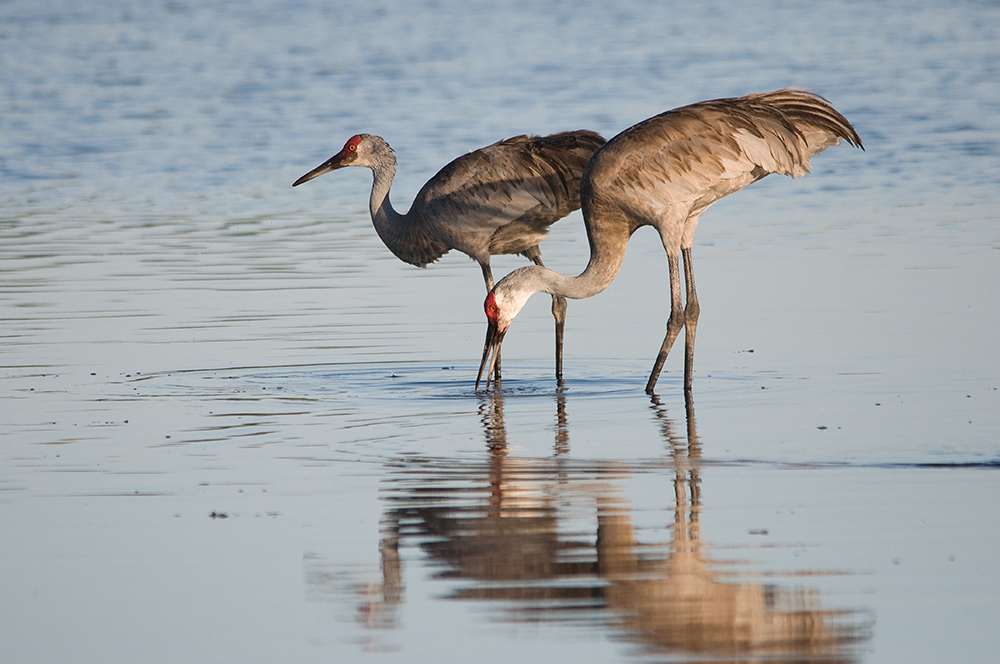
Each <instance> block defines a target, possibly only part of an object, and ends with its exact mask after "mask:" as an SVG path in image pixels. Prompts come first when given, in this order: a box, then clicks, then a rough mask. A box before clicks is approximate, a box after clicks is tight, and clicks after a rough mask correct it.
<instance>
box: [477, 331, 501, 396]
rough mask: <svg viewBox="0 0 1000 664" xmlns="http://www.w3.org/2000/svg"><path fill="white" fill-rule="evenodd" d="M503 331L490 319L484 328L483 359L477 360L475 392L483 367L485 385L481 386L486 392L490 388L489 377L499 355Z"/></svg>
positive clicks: (481, 376)
mask: <svg viewBox="0 0 1000 664" xmlns="http://www.w3.org/2000/svg"><path fill="white" fill-rule="evenodd" d="M505 333H506V330H505V331H504V332H501V331H500V330H499V329H498V328H497V326H496V324H494V323H493V322H492V321H490V324H489V327H487V328H486V343H484V344H483V359H482V360H481V361H480V362H479V373H478V374H476V392H478V391H479V383H480V381H481V380H482V378H483V369H486V386H485V387H483V391H484V392H487V391H489V389H490V377H491V376H492V375H493V369H494V368H495V367H496V363H497V357H499V356H500V344H502V343H503V337H504V334H505ZM487 365H488V368H487Z"/></svg>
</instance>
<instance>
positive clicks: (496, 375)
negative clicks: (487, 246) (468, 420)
mask: <svg viewBox="0 0 1000 664" xmlns="http://www.w3.org/2000/svg"><path fill="white" fill-rule="evenodd" d="M479 267H481V268H483V281H485V282H486V294H487V295H489V294H490V292H491V291H492V290H493V270H491V269H490V261H489V258H487V259H486V260H485V261H480V263H479ZM487 346H489V340H488V339H487V342H486V346H484V347H483V353H484V354H485V353H486V347H487ZM493 358H494V365H493V366H494V367H496V368H495V369H494V370H493V380H494V381H495V382H496V384H497V385H499V384H500V349H499V348H497V352H496V353H495V354H494V356H493ZM486 375H487V376H489V373H487V374H486Z"/></svg>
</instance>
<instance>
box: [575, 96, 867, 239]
mask: <svg viewBox="0 0 1000 664" xmlns="http://www.w3.org/2000/svg"><path fill="white" fill-rule="evenodd" d="M841 139H843V140H846V141H847V142H848V143H850V144H851V145H854V146H857V147H862V145H861V139H860V137H859V136H858V134H857V132H856V131H855V130H854V128H853V127H852V126H851V124H850V123H849V122H848V121H847V119H846V118H844V116H842V115H841V114H840V113H839V112H837V111H836V110H835V109H834V108H833V107H832V106H830V104H829V103H827V102H826V100H824V99H823V98H822V97H820V96H819V95H816V94H813V93H811V92H807V91H804V90H794V89H786V90H778V91H776V92H766V93H761V94H752V95H746V96H744V97H735V98H729V99H717V100H713V101H704V102H699V103H696V104H691V105H690V106H682V107H681V108H676V109H674V110H671V111H667V112H665V113H661V114H660V115H657V116H654V117H652V118H649V119H648V120H645V121H643V122H640V123H639V124H636V125H634V126H633V127H630V128H629V129H626V130H625V131H623V132H622V133H620V134H619V135H618V136H615V137H614V138H612V139H611V140H610V141H609V142H608V143H607V145H606V146H605V147H604V148H603V149H601V150H600V151H599V152H598V153H597V154H596V155H595V157H594V159H593V160H592V161H591V163H590V165H589V166H588V173H587V175H585V177H584V184H583V186H584V195H585V196H587V195H589V194H588V193H587V192H593V191H598V192H600V193H599V195H598V196H596V197H595V201H594V202H595V203H598V202H599V201H598V200H597V199H603V200H604V201H605V202H606V203H609V204H614V205H617V206H618V207H622V206H625V207H626V208H627V209H628V212H629V215H630V217H631V218H632V220H633V230H634V228H636V227H638V226H640V225H644V224H651V225H657V224H658V223H659V222H662V221H663V218H664V215H667V216H676V217H677V220H678V221H683V220H684V219H686V218H689V217H693V218H696V217H697V216H698V215H699V214H701V212H703V211H704V210H705V208H707V207H708V206H709V205H711V204H712V203H714V202H715V201H717V200H719V199H720V198H722V197H723V196H726V195H728V194H731V193H733V192H735V191H738V190H739V189H742V188H743V187H746V186H747V185H749V184H751V183H753V182H755V181H757V180H759V179H761V178H762V177H764V176H766V175H768V174H770V173H780V174H782V175H789V176H792V177H798V176H801V175H805V174H806V173H808V172H809V159H810V157H812V156H813V155H814V154H816V153H817V152H820V151H822V150H825V149H826V148H828V147H830V146H832V145H837V144H838V143H840V141H841ZM616 197H617V199H618V200H616V201H612V200H611V199H615V198H616ZM584 207H585V210H586V205H585V206H584Z"/></svg>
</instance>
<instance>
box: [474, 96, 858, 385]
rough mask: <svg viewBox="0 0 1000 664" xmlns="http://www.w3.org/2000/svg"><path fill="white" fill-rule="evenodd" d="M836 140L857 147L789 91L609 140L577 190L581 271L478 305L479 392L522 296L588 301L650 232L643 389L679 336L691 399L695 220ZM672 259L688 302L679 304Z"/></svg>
mask: <svg viewBox="0 0 1000 664" xmlns="http://www.w3.org/2000/svg"><path fill="white" fill-rule="evenodd" d="M841 139H843V140H845V141H847V142H848V143H849V144H851V145H853V146H855V147H859V148H862V149H864V147H863V146H862V144H861V138H860V137H859V136H858V133H857V132H856V131H855V130H854V127H852V126H851V123H850V122H848V121H847V119H846V118H844V116H843V115H841V114H840V113H839V112H838V111H837V110H836V109H834V108H833V106H831V105H830V104H829V103H828V102H827V101H826V100H825V99H823V98H822V97H820V96H819V95H816V94H813V93H811V92H807V91H804V90H795V89H786V90H777V91H775V92H765V93H761V94H751V95H746V96H743V97H735V98H729V99H717V100H713V101H703V102H699V103H696V104H691V105H690V106H683V107H681V108H676V109H674V110H671V111H667V112H665V113H661V114H660V115H657V116H654V117H652V118H649V119H647V120H644V121H643V122H640V123H639V124H636V125H634V126H632V127H630V128H628V129H626V130H625V131H623V132H621V133H620V134H618V135H617V136H615V137H614V138H612V139H611V140H609V141H608V142H607V143H606V144H605V145H604V147H602V148H601V149H600V150H598V151H597V153H596V154H595V155H594V157H593V158H592V159H591V160H590V163H589V164H587V168H586V170H585V171H584V173H583V178H582V180H581V182H580V199H581V202H582V207H583V218H584V223H585V225H586V228H587V238H588V239H589V241H590V262H589V263H588V264H587V267H586V269H585V270H584V271H583V272H582V273H581V274H580V275H579V276H576V277H567V276H564V275H561V274H558V273H556V272H553V271H552V270H549V269H546V268H544V267H542V266H538V265H534V266H528V267H524V268H519V269H517V270H514V271H513V272H511V273H510V274H508V275H507V276H506V277H504V278H503V279H501V280H500V281H499V282H498V283H497V284H496V286H494V288H493V290H492V291H490V293H489V294H487V296H486V302H485V308H486V317H487V320H488V323H489V325H488V328H487V334H486V343H485V345H484V348H483V358H482V361H481V362H480V365H479V375H478V376H477V377H476V390H478V389H479V383H480V380H481V379H482V376H483V369H484V368H486V367H487V366H489V367H490V371H492V366H493V365H492V361H491V360H490V357H491V353H492V357H493V360H495V359H496V356H497V354H498V353H499V351H500V345H501V343H502V342H503V338H504V335H505V334H506V333H507V329H508V327H509V326H510V323H511V321H513V320H514V317H515V316H516V315H517V313H518V312H519V311H520V310H521V307H523V306H524V303H525V302H527V300H528V298H529V297H530V296H531V295H533V294H534V293H537V292H544V293H549V294H551V295H552V296H553V297H557V296H561V297H568V298H571V299H581V298H586V297H592V296H594V295H597V294H598V293H600V292H601V291H603V290H604V289H605V288H607V287H608V284H610V283H611V282H612V281H613V280H614V278H615V276H616V275H617V274H618V270H619V268H620V267H621V263H622V259H623V257H624V256H625V247H626V245H627V244H628V241H629V238H630V237H631V236H632V233H634V232H635V231H636V230H637V229H638V228H640V227H642V226H653V227H654V228H656V230H657V232H658V233H659V235H660V239H661V241H662V242H663V248H664V250H666V253H667V265H668V268H669V273H670V317H669V318H668V319H667V333H666V336H665V337H664V339H663V344H662V345H661V346H660V352H659V354H658V355H657V357H656V362H655V363H654V365H653V371H652V373H651V374H650V376H649V381H648V382H647V383H646V392H647V393H649V394H652V393H653V390H654V388H655V386H656V380H657V378H658V377H659V375H660V371H661V370H662V368H663V363H664V361H665V360H666V358H667V353H668V352H669V351H670V347H671V346H672V345H673V343H674V340H675V339H676V338H677V336H678V335H679V334H680V331H681V329H685V330H686V332H685V355H684V389H685V392H687V393H689V392H690V391H691V386H692V374H693V370H694V343H695V331H696V329H697V325H698V314H699V307H698V295H697V293H696V292H695V286H694V270H693V267H692V264H691V245H692V240H693V237H694V230H695V227H696V226H697V225H698V219H699V218H700V217H701V215H702V213H703V212H704V211H705V210H706V209H707V208H708V207H709V206H710V205H711V204H712V203H714V202H716V201H718V200H719V199H721V198H722V197H724V196H727V195H729V194H732V193H734V192H736V191H739V190H740V189H743V188H744V187H746V186H748V185H750V184H752V183H754V182H756V181H757V180H760V179H761V178H763V177H765V176H767V175H769V174H771V173H780V174H782V175H789V176H791V177H793V178H794V177H798V176H801V175H805V174H806V173H807V172H808V171H809V159H810V158H811V157H812V156H813V155H815V154H816V153H818V152H821V151H823V150H825V149H826V148H828V147H830V146H832V145H837V144H839V143H840V141H841ZM681 257H683V260H684V283H685V290H686V300H685V302H686V303H684V302H682V300H681V281H680V269H679V268H680V265H679V260H680V258H681ZM488 363H489V364H488ZM490 371H487V373H486V389H489V381H490V378H489V374H490Z"/></svg>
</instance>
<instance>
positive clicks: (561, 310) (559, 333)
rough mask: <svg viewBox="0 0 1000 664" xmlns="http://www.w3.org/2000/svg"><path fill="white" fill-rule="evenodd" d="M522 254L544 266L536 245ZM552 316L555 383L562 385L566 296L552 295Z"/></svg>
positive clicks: (536, 263)
mask: <svg viewBox="0 0 1000 664" xmlns="http://www.w3.org/2000/svg"><path fill="white" fill-rule="evenodd" d="M524 255H525V256H526V257H527V258H528V259H530V260H531V262H532V263H534V264H535V265H538V266H540V267H545V264H544V263H542V252H541V250H540V249H539V248H538V245H535V246H534V247H532V248H530V249H528V250H527V251H525V252H524ZM552 317H553V318H554V319H555V321H556V383H557V384H558V385H559V386H560V387H562V384H563V333H564V331H565V329H566V298H564V297H563V296H562V295H553V296H552Z"/></svg>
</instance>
